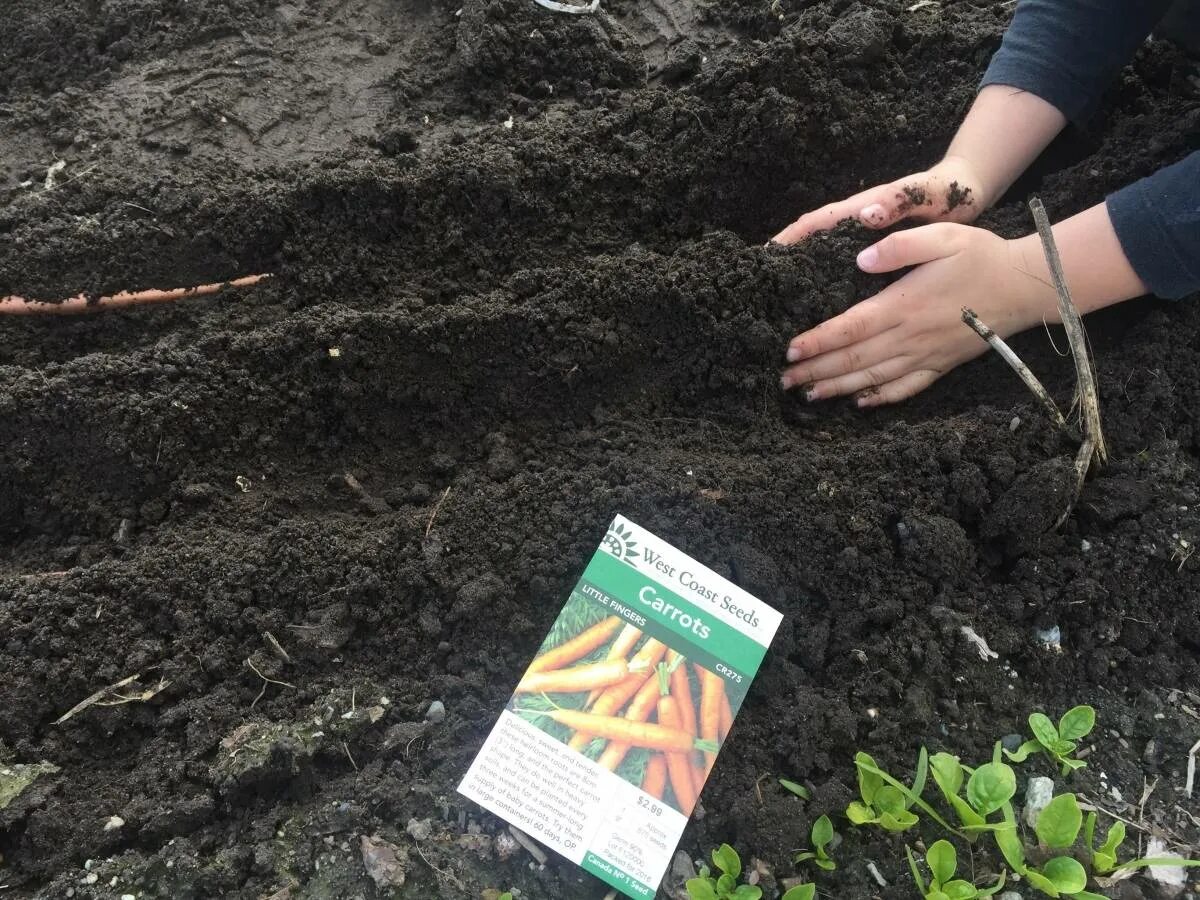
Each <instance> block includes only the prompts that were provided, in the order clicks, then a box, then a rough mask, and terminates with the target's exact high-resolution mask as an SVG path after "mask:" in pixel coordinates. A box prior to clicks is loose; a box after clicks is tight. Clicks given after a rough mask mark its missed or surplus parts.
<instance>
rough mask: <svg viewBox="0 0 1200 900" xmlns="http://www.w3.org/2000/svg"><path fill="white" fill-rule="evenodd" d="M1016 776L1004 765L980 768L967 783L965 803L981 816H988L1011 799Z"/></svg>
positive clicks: (989, 764)
mask: <svg viewBox="0 0 1200 900" xmlns="http://www.w3.org/2000/svg"><path fill="white" fill-rule="evenodd" d="M1016 792H1017V775H1016V773H1015V772H1013V770H1012V767H1011V766H1008V765H1005V764H1004V763H997V762H991V763H987V764H985V765H982V766H980V767H979V768H978V769H976V770H975V771H974V772H973V773H972V774H971V778H970V779H969V780H968V781H967V801H968V802H969V803H970V804H971V806H972V807H974V808H975V811H976V812H977V813H979V814H980V815H981V816H985V817H986V816H989V815H991V814H992V813H994V812H995V811H996V810H998V809H1000V807H1001V806H1003V805H1004V804H1005V803H1007V802H1008V801H1009V800H1011V799H1012V798H1013V795H1014V794H1016Z"/></svg>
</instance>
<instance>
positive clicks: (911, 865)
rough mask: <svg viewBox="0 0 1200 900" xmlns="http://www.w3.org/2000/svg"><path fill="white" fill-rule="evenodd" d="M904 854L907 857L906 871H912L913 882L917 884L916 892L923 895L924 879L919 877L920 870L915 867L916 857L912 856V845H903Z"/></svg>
mask: <svg viewBox="0 0 1200 900" xmlns="http://www.w3.org/2000/svg"><path fill="white" fill-rule="evenodd" d="M904 855H905V856H907V857H908V871H910V872H912V877H913V882H914V883H915V884H916V885H917V893H918V894H920V895H921V896H922V897H924V896H925V879H923V878H922V877H921V870H920V869H918V868H917V860H916V857H914V856H913V852H912V847H910V846H908V844H905V845H904Z"/></svg>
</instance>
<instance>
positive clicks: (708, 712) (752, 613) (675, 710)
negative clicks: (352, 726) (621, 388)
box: [459, 516, 781, 898]
mask: <svg viewBox="0 0 1200 900" xmlns="http://www.w3.org/2000/svg"><path fill="white" fill-rule="evenodd" d="M780 620H781V616H780V614H779V613H778V612H777V611H776V610H774V609H772V608H771V607H770V606H768V605H766V604H765V603H763V602H762V601H760V600H758V599H757V598H755V597H753V596H751V595H750V594H748V593H746V592H745V591H744V590H742V589H741V588H739V587H738V586H737V585H735V584H733V583H731V582H730V581H728V580H727V579H725V578H723V577H721V576H720V575H719V574H717V573H716V572H713V571H712V570H711V569H709V568H707V567H706V566H704V565H703V564H702V563H700V562H698V561H697V560H694V559H692V558H690V557H689V556H687V555H686V554H684V553H682V552H680V551H679V550H678V549H676V548H675V547H672V546H671V545H670V544H668V543H667V542H665V541H663V540H662V539H660V538H658V537H656V536H655V535H654V534H652V533H651V532H649V531H647V530H645V529H644V528H641V527H640V526H638V525H636V524H634V523H633V522H631V521H629V520H628V519H626V518H624V517H622V516H617V517H616V518H615V519H614V520H613V521H612V523H611V524H610V525H609V527H608V530H607V532H606V533H605V535H604V537H603V540H602V541H601V543H600V546H599V548H598V549H597V550H596V552H595V554H594V555H593V556H592V558H591V560H590V561H589V562H588V564H587V567H586V568H585V569H584V571H583V573H582V575H581V576H580V578H579V580H578V582H577V583H576V585H575V587H574V589H573V590H572V591H571V593H570V596H569V597H568V598H567V601H566V603H565V604H564V606H563V608H562V610H561V611H560V612H559V615H558V617H557V619H555V621H554V624H553V625H551V627H550V631H549V633H548V634H547V635H546V637H545V639H544V640H543V641H542V644H541V646H540V647H539V648H538V650H537V652H536V653H534V654H533V658H532V660H531V661H530V663H529V665H528V667H527V668H526V671H525V672H524V673H523V674H521V675H520V676H519V677H518V676H515V675H514V689H513V693H512V696H511V698H510V699H509V702H508V703H507V705H506V706H505V708H504V709H503V711H501V713H500V718H499V720H498V721H497V723H496V725H495V727H494V728H493V729H492V731H491V733H490V734H489V735H488V736H487V738H486V740H485V741H484V743H483V746H482V747H481V748H480V750H479V753H478V755H477V756H476V757H475V759H474V761H473V762H472V763H471V766H470V768H469V769H468V771H467V772H466V774H465V776H464V777H463V779H462V782H461V783H460V785H459V792H460V793H461V794H463V795H464V796H466V797H467V798H468V799H470V800H473V801H474V802H476V803H478V804H479V805H480V806H482V807H484V808H485V809H487V810H489V811H490V812H492V813H494V814H496V815H498V816H500V817H501V818H503V819H505V820H506V821H508V822H510V823H511V824H512V825H514V826H516V827H517V828H519V829H521V830H522V831H524V832H525V833H527V834H528V835H530V836H531V837H533V838H534V839H535V840H537V841H540V842H541V843H543V844H545V845H546V846H547V847H549V848H551V849H553V850H555V851H557V852H558V853H560V854H562V855H563V856H565V857H566V858H567V859H569V860H571V861H572V862H574V863H576V864H577V865H579V866H580V867H582V868H583V869H584V870H585V871H587V872H590V873H591V874H593V875H595V876H596V877H597V878H599V879H600V880H602V881H604V882H606V883H607V884H609V885H611V886H612V887H615V888H617V889H618V890H620V891H621V892H622V893H624V894H625V895H626V896H629V897H637V898H651V897H653V896H654V894H655V892H656V891H657V889H658V885H659V883H660V882H661V880H662V877H663V875H664V874H665V872H666V869H667V867H668V866H669V864H670V861H671V857H672V855H673V854H674V852H675V847H676V845H677V843H678V842H679V838H680V837H681V836H682V834H683V830H684V827H685V826H686V825H687V821H688V817H689V816H690V815H691V814H692V811H693V810H694V809H695V807H696V805H697V804H698V803H699V802H700V799H701V793H702V791H703V789H704V784H705V782H706V781H707V780H708V779H709V778H710V777H712V774H713V772H714V771H715V770H716V769H717V768H718V767H719V756H720V753H721V750H722V747H723V746H724V744H725V743H726V742H727V741H728V740H729V739H730V736H731V734H733V733H734V730H733V729H734V725H735V720H736V718H737V716H738V713H739V711H740V709H741V707H742V704H743V702H744V701H745V699H746V696H747V691H748V690H749V689H750V684H751V682H752V681H753V679H754V675H755V673H756V672H757V671H758V668H759V666H760V664H761V663H762V660H763V657H764V656H765V654H766V652H767V648H768V647H769V645H770V643H771V640H772V638H773V637H774V635H775V631H776V629H777V628H778V627H779V623H780Z"/></svg>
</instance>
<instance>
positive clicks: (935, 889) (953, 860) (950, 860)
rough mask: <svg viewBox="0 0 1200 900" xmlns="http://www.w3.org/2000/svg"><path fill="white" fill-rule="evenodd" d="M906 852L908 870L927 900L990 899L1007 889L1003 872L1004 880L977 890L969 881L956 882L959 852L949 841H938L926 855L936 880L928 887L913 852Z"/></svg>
mask: <svg viewBox="0 0 1200 900" xmlns="http://www.w3.org/2000/svg"><path fill="white" fill-rule="evenodd" d="M904 852H905V853H907V854H908V867H909V869H910V870H912V876H913V881H915V882H916V883H917V890H918V891H920V893H921V896H922V897H923V898H924V900H974V898H976V897H990V896H992V895H993V894H996V893H998V892H999V891H1000V889H1001V888H1003V887H1004V873H1003V872H1001V873H1000V880H999V881H997V882H996V883H995V884H994V885H992V886H991V887H989V888H977V887H975V885H973V884H972V883H971V882H969V881H963V880H962V879H956V878H955V877H954V873H955V871H956V870H957V869H958V853H957V852H956V851H955V849H954V845H953V844H951V843H950V842H949V841H938V842H937V843H935V844H934V845H933V846H932V847H930V848H929V852H928V853H926V854H925V863H926V864H927V865H928V866H929V874H930V876H931V877H932V881H930V882H929V884H928V885H926V884H925V882H924V880H923V879H922V878H921V872H920V870H919V869H918V868H917V861H916V859H914V858H913V852H912V850H910V849H909V848H908V847H905V848H904Z"/></svg>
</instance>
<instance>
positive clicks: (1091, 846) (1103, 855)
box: [1084, 812, 1125, 875]
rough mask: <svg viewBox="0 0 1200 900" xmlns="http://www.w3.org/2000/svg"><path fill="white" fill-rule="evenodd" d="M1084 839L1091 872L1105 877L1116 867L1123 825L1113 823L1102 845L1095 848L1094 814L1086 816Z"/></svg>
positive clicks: (1122, 841)
mask: <svg viewBox="0 0 1200 900" xmlns="http://www.w3.org/2000/svg"><path fill="white" fill-rule="evenodd" d="M1084 839H1085V840H1086V842H1087V849H1088V853H1090V854H1091V856H1092V871H1094V872H1095V873H1096V874H1097V875H1107V874H1108V873H1109V872H1112V871H1113V870H1114V869H1116V867H1117V851H1118V850H1120V849H1121V844H1123V843H1125V823H1124V822H1113V823H1112V826H1111V827H1110V828H1109V829H1108V834H1107V835H1106V836H1105V838H1104V843H1103V844H1101V845H1100V846H1099V847H1097V846H1096V843H1095V841H1096V814H1095V813H1094V812H1090V813H1088V814H1087V822H1086V823H1085V825H1084Z"/></svg>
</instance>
